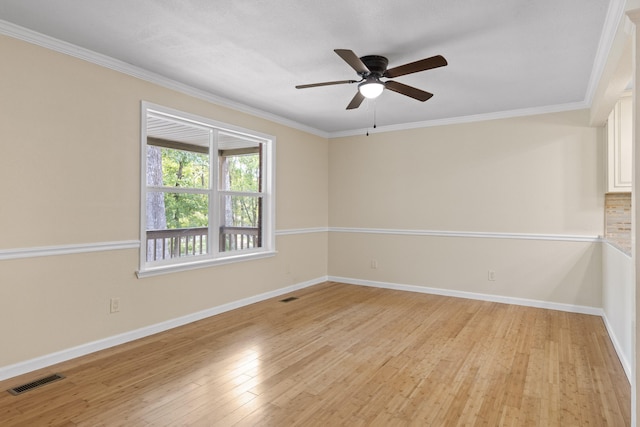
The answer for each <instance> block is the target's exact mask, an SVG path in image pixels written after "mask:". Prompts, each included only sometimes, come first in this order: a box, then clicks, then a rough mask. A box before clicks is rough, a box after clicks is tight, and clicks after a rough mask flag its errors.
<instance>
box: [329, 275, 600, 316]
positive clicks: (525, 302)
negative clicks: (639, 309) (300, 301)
mask: <svg viewBox="0 0 640 427" xmlns="http://www.w3.org/2000/svg"><path fill="white" fill-rule="evenodd" d="M329 280H331V281H334V282H342V283H348V284H351V285H361V286H371V287H374V288H385V289H395V290H398V291H408V292H420V293H423V294H433V295H443V296H448V297H456V298H467V299H475V300H481V301H490V302H500V303H503V304H513V305H522V306H526V307H536V308H547V309H550V310H558V311H567V312H570V313H581V314H591V315H594V316H603V314H604V312H603V311H602V309H601V308H599V307H589V306H583V305H573V304H564V303H559V302H551V301H540V300H533V299H526V298H516V297H505V296H501V295H491V294H480V293H475V292H466V291H456V290H452V289H441V288H430V287H427V286H416V285H403V284H399V283H389V282H377V281H373V280H361V279H353V278H350V277H336V276H329Z"/></svg>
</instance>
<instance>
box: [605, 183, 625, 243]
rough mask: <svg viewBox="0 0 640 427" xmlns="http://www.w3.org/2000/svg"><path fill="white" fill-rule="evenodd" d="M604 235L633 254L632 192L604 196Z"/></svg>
mask: <svg viewBox="0 0 640 427" xmlns="http://www.w3.org/2000/svg"><path fill="white" fill-rule="evenodd" d="M604 218H605V231H604V237H605V238H606V239H607V240H609V241H610V242H611V243H613V244H614V245H615V246H617V247H619V248H620V249H622V250H623V251H624V252H625V253H627V254H628V255H631V193H609V194H605V196H604Z"/></svg>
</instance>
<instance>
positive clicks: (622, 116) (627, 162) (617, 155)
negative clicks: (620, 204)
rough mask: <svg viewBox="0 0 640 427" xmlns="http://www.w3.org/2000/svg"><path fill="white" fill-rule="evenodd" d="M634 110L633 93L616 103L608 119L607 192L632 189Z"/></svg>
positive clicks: (624, 191) (621, 191) (623, 191)
mask: <svg viewBox="0 0 640 427" xmlns="http://www.w3.org/2000/svg"><path fill="white" fill-rule="evenodd" d="M632 123H633V111H632V103H631V95H630V94H629V95H625V96H623V97H622V98H620V100H619V101H618V102H617V103H616V106H615V107H614V108H613V111H611V114H609V120H608V121H607V192H609V193H626V192H630V191H631V181H632V178H633V175H632V152H631V149H632V144H633V141H632V138H633V125H632Z"/></svg>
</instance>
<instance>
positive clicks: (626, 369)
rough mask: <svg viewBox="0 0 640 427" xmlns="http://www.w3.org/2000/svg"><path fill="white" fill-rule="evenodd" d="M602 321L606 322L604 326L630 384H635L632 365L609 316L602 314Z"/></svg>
mask: <svg viewBox="0 0 640 427" xmlns="http://www.w3.org/2000/svg"><path fill="white" fill-rule="evenodd" d="M602 320H603V321H604V326H605V327H606V328H607V333H608V334H609V338H610V339H611V342H612V343H613V348H615V350H616V353H617V354H618V359H620V363H621V364H622V368H623V369H624V373H625V374H627V380H629V384H633V383H634V382H633V374H632V370H631V363H629V361H628V360H627V358H626V357H625V355H624V351H622V346H621V345H620V342H619V341H618V337H617V336H616V334H615V333H614V330H613V328H612V327H611V325H610V324H609V319H607V314H606V313H605V312H604V310H603V312H602Z"/></svg>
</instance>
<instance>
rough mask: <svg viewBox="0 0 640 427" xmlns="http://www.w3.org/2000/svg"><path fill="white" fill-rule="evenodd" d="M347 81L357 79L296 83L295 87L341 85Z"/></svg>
mask: <svg viewBox="0 0 640 427" xmlns="http://www.w3.org/2000/svg"><path fill="white" fill-rule="evenodd" d="M347 83H358V81H357V80H336V81H334V82H322V83H311V84H308V85H298V86H296V89H306V88H308V87H317V86H330V85H341V84H347Z"/></svg>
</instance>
